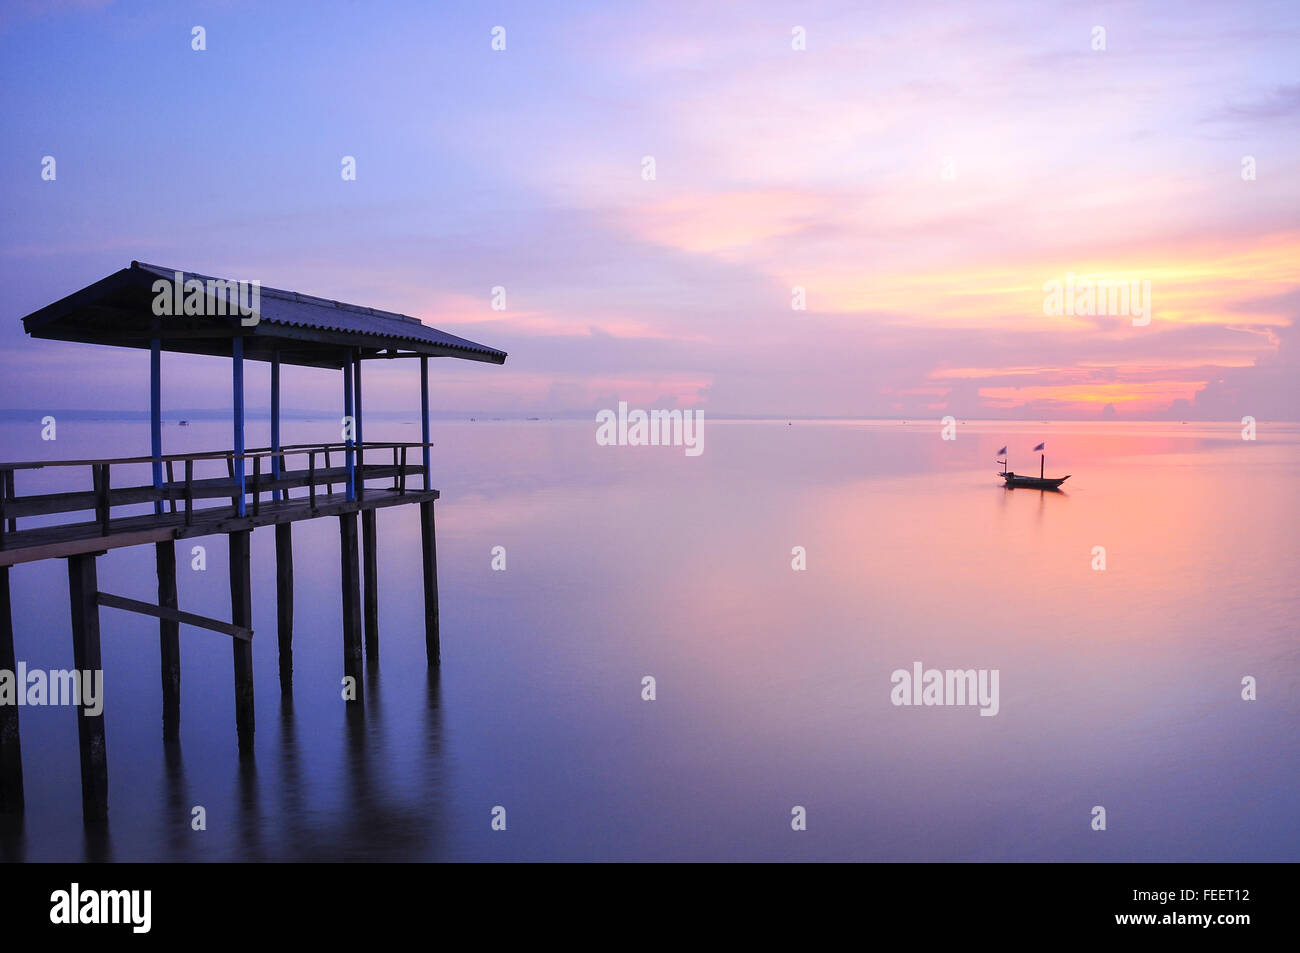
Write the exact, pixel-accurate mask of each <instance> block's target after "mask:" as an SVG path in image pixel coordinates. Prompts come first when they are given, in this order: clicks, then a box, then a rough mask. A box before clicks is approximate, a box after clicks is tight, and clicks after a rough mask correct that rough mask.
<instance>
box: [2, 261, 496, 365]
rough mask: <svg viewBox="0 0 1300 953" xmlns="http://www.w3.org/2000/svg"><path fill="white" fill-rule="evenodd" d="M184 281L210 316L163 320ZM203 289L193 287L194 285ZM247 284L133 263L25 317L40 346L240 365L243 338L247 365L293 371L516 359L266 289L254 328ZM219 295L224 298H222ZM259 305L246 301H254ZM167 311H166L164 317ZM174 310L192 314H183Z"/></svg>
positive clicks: (364, 311) (392, 319)
mask: <svg viewBox="0 0 1300 953" xmlns="http://www.w3.org/2000/svg"><path fill="white" fill-rule="evenodd" d="M177 275H179V276H180V286H181V288H182V293H181V294H178V295H176V296H175V298H174V302H175V304H180V303H181V302H182V298H183V297H184V294H185V290H184V289H185V287H186V283H188V282H193V281H197V282H199V283H201V284H202V286H203V289H204V290H203V295H202V299H201V301H200V299H198V298H195V299H194V302H193V303H196V304H199V307H198V308H194V307H193V306H192V307H191V309H190V310H200V311H202V313H201V314H184V313H180V314H163V315H158V314H156V313H155V311H156V310H157V309H156V307H155V305H156V302H157V300H158V298H159V294H160V291H159V290H157V289H156V287H155V285H156V283H157V282H159V281H160V280H163V281H166V282H168V283H169V286H170V285H171V284H172V283H174V282H175V281H176V278H177ZM190 287H191V288H192V287H193V286H192V285H191V286H190ZM236 287H237V282H235V281H234V280H232V279H222V278H215V277H213V276H211V275H203V274H198V273H196V272H188V271H182V270H181V269H178V268H165V267H162V266H160V265H150V264H146V263H144V262H139V261H133V262H131V264H130V266H129V267H127V268H123V269H122V270H121V271H117V272H114V273H113V274H111V275H109V276H108V277H106V278H102V279H100V280H99V281H96V282H95V283H94V284H91V285H87V286H86V287H85V288H82V289H81V290H80V291H76V292H74V293H72V294H70V295H68V296H67V297H65V298H62V299H60V300H58V301H56V302H54V303H53V304H49V305H46V306H45V307H43V308H41V309H40V310H38V311H33V312H32V313H31V314H29V315H27V316H26V317H25V318H23V327H24V329H25V330H26V331H27V333H28V334H30V335H31V336H32V337H35V338H46V339H51V340H59V341H77V342H81V343H86V344H104V345H109V346H112V347H135V348H144V349H148V348H149V347H150V346H151V342H152V340H154V339H159V340H161V347H162V349H163V350H165V351H179V352H184V353H189V354H209V355H213V356H217V357H232V356H233V344H232V341H233V339H234V338H235V337H236V336H238V337H242V338H243V341H244V348H243V356H244V357H246V358H249V359H252V360H261V361H270V360H271V359H272V355H273V354H274V353H275V352H277V351H278V352H279V356H280V360H281V361H282V362H283V363H285V364H299V365H304V366H309V367H328V368H341V367H343V366H344V365H345V363H346V362H347V361H348V355H349V354H354V353H358V352H359V353H360V355H361V356H362V357H363V358H384V357H397V356H411V357H414V356H425V357H456V358H461V359H463V360H469V361H486V362H489V363H492V364H503V363H505V359H506V352H505V351H501V350H498V349H496V348H493V347H488V346H487V345H485V344H478V343H476V342H474V341H470V340H467V339H465V338H462V337H457V336H456V335H454V334H448V333H447V332H446V331H440V330H438V329H437V328H434V327H430V326H429V325H427V324H424V323H423V322H422V321H420V320H419V319H418V318H413V317H410V316H409V315H405V314H397V313H395V312H392V311H381V310H379V309H378V308H367V307H362V306H360V305H354V304H346V303H344V302H341V301H333V300H330V299H328V298H318V297H314V296H312V295H306V294H300V293H298V292H296V291H283V290H281V289H279V288H271V287H268V286H266V285H262V284H258V286H257V294H258V306H257V321H256V323H250V324H245V323H244V322H245V321H247V320H248V319H247V318H242V317H241V315H240V313H239V312H238V310H237V307H236V306H237V305H238V304H239V300H240V299H239V297H238V291H237V290H236ZM214 289H215V290H214ZM249 300H251V295H246V296H245V298H244V301H245V302H248V301H249ZM166 309H167V305H166V304H164V310H166ZM170 310H185V309H184V308H175V307H174V306H173V307H171V308H170Z"/></svg>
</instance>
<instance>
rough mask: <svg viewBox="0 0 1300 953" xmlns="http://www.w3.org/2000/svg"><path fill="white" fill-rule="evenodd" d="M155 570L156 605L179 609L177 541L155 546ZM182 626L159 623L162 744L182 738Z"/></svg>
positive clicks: (172, 622) (171, 622)
mask: <svg viewBox="0 0 1300 953" xmlns="http://www.w3.org/2000/svg"><path fill="white" fill-rule="evenodd" d="M154 557H155V560H154V561H155V562H156V563H157V566H158V605H160V606H165V607H167V608H169V609H176V608H178V602H177V598H176V541H175V540H171V539H166V540H162V541H160V542H157V543H155V544H154ZM180 633H181V624H180V623H179V622H176V621H174V620H168V619H159V620H158V647H159V650H160V653H161V656H162V697H163V740H164V741H179V740H180V737H181V635H180Z"/></svg>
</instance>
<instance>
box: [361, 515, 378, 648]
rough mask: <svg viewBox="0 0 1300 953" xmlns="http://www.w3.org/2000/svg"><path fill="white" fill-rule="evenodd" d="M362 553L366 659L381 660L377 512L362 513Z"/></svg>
mask: <svg viewBox="0 0 1300 953" xmlns="http://www.w3.org/2000/svg"><path fill="white" fill-rule="evenodd" d="M361 552H362V561H363V567H364V573H365V610H366V611H365V616H366V658H367V659H378V658H379V561H378V556H377V554H376V552H375V511H374V509H373V508H372V509H368V510H362V511H361Z"/></svg>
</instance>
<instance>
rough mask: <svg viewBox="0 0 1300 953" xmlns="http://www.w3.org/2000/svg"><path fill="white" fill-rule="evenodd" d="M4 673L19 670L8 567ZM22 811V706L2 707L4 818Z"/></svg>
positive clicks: (0, 592) (0, 588) (0, 584)
mask: <svg viewBox="0 0 1300 953" xmlns="http://www.w3.org/2000/svg"><path fill="white" fill-rule="evenodd" d="M0 670H3V671H6V672H16V671H17V670H18V663H17V660H16V658H15V656H14V617H13V610H12V609H11V607H10V605H9V567H8V566H0ZM14 690H15V691H22V690H23V686H18V685H15V686H14ZM15 700H16V699H15ZM22 809H23V754H22V747H21V745H20V744H19V737H18V706H17V705H16V704H14V705H0V814H19V813H21V812H22Z"/></svg>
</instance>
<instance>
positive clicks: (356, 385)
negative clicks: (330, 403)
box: [352, 348, 370, 642]
mask: <svg viewBox="0 0 1300 953" xmlns="http://www.w3.org/2000/svg"><path fill="white" fill-rule="evenodd" d="M352 391H353V397H352V399H353V402H354V403H355V405H356V416H357V426H356V431H355V433H356V438H357V468H356V497H357V499H358V500H359V499H361V498H362V497H363V496H365V495H366V477H365V473H366V438H365V436H364V435H363V434H362V430H361V424H362V420H361V418H362V412H361V349H360V348H357V350H356V353H355V355H354V356H353V359H352ZM363 518H364V517H363ZM367 591H369V590H367ZM366 598H367V599H368V598H370V597H369V596H367V597H366ZM366 635H367V642H369V630H367V632H366Z"/></svg>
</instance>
